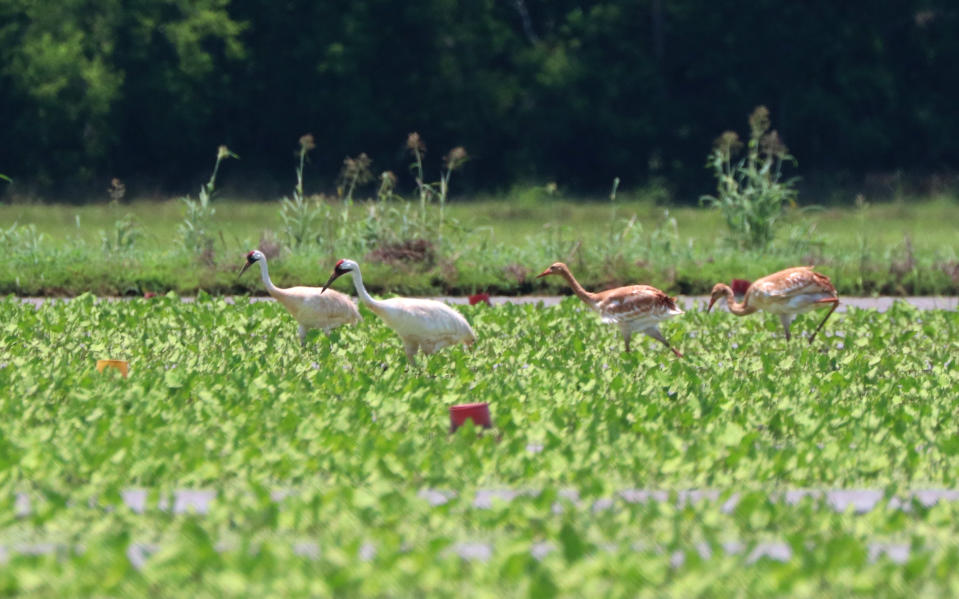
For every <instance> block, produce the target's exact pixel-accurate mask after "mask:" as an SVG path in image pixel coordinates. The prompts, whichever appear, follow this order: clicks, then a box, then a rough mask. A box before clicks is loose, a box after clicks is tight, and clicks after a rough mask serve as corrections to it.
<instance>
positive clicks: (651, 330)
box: [643, 327, 683, 358]
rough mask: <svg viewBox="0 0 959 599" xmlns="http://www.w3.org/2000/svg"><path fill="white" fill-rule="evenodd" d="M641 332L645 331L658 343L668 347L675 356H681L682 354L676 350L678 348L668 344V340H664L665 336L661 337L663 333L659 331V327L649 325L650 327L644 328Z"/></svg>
mask: <svg viewBox="0 0 959 599" xmlns="http://www.w3.org/2000/svg"><path fill="white" fill-rule="evenodd" d="M643 332H644V333H646V334H647V335H649V336H650V337H652V338H653V339H655V340H656V341H659V342H660V343H662V344H663V345H665V346H666V347H668V348H669V349H670V351H672V352H673V353H674V354H676V357H677V358H682V357H683V354H681V353H679V350H678V349H676V348H675V347H673V346H672V345H670V344H669V341H666V338H665V337H663V334H662V333H661V332H659V329H657V328H656V327H650V328H648V329H646V330H645V331H643Z"/></svg>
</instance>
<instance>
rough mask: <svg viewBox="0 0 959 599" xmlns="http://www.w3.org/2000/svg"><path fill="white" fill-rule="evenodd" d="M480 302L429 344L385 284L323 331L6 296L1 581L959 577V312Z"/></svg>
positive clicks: (489, 590) (97, 588)
mask: <svg viewBox="0 0 959 599" xmlns="http://www.w3.org/2000/svg"><path fill="white" fill-rule="evenodd" d="M461 310H462V312H463V313H464V315H465V316H466V317H467V318H468V319H469V321H470V322H471V324H472V325H473V327H474V328H475V330H476V332H477V334H478V336H479V341H478V343H477V344H476V346H475V347H474V348H473V349H472V350H471V351H467V350H464V349H463V348H461V347H456V348H449V349H446V350H443V351H442V352H440V353H438V354H436V355H434V356H431V357H429V358H428V359H425V360H422V361H421V363H420V365H419V366H418V367H408V366H407V365H406V363H405V359H404V357H403V351H402V348H401V345H400V342H399V340H398V339H397V337H396V336H395V334H393V333H392V332H391V331H390V330H389V329H387V328H386V327H385V326H384V325H383V324H382V323H381V322H380V321H379V320H378V319H377V318H376V317H375V316H374V315H373V314H371V313H370V312H369V311H367V310H365V309H364V310H363V314H364V317H365V318H364V320H363V322H362V323H361V324H360V325H359V326H356V327H352V328H340V329H337V330H335V331H333V333H332V334H331V335H330V336H329V337H326V336H324V335H322V334H312V335H311V336H310V338H309V339H308V343H307V346H306V347H305V348H301V347H300V346H299V343H298V340H297V338H296V333H295V323H294V322H293V320H292V318H290V317H289V315H288V314H287V313H286V312H285V311H283V309H282V308H281V307H280V306H279V305H277V304H276V303H274V302H257V303H252V304H251V303H246V302H244V301H240V302H239V303H238V304H237V305H232V304H229V303H226V302H225V301H223V300H221V299H216V298H211V297H209V296H205V295H201V297H200V298H199V299H198V301H196V302H195V303H182V302H181V301H180V300H179V299H178V298H176V297H174V296H172V295H171V296H169V297H165V296H159V297H157V298H153V299H151V300H144V299H135V300H131V301H119V302H110V301H98V300H96V299H95V298H93V297H92V296H90V295H85V296H82V297H79V298H77V299H74V300H72V301H69V302H57V301H54V302H48V303H46V304H44V305H42V306H41V307H40V308H39V309H37V308H35V307H34V306H32V305H29V304H24V303H21V301H20V300H18V299H16V298H7V299H4V300H2V301H0V594H2V595H5V596H6V595H15V594H22V595H26V596H38V597H65V596H116V597H133V596H147V595H149V596H153V597H173V596H189V597H207V596H209V597H224V596H245V597H249V596H253V597H267V596H318V597H325V596H329V597H350V596H380V597H422V596H440V597H442V596H446V597H464V596H468V597H552V596H563V597H586V596H590V597H601V596H602V597H662V596H674V597H695V596H700V597H728V596H747V595H748V596H776V597H785V596H788V597H830V596H832V597H840V596H842V597H848V596H868V597H883V596H904V595H909V596H913V595H918V596H927V597H944V596H954V595H956V594H957V592H959V588H957V584H959V583H957V578H956V576H955V571H956V567H957V566H959V544H957V543H956V538H957V534H959V524H957V522H959V485H957V483H956V481H957V477H959V462H957V455H959V441H957V439H959V437H957V432H959V431H957V424H956V414H957V410H959V364H957V360H956V356H957V355H959V314H957V313H955V312H945V311H927V312H920V311H917V310H916V309H914V308H911V307H909V306H908V305H905V304H897V305H895V306H894V307H893V308H892V309H891V310H889V311H888V312H886V313H882V314H880V313H877V312H875V311H865V310H855V309H852V310H850V311H849V312H846V313H842V314H835V315H833V317H832V318H831V319H830V321H829V322H828V323H827V324H826V327H825V328H824V329H823V332H822V333H821V336H820V337H819V338H817V339H816V342H815V343H814V344H813V345H809V344H807V343H805V341H804V340H803V339H794V340H793V342H792V343H788V344H787V343H786V341H785V339H784V338H783V337H782V336H781V330H780V325H779V322H778V320H777V319H775V318H774V317H772V316H768V315H763V314H756V315H753V316H750V317H745V318H737V317H735V316H733V315H731V314H729V313H727V312H725V311H718V312H717V311H714V312H712V313H710V314H705V313H703V312H701V311H698V310H692V311H689V312H687V313H686V314H684V315H682V316H680V317H678V318H676V319H673V320H671V321H669V322H667V323H665V324H664V325H663V326H662V329H663V332H664V333H665V335H666V336H667V338H669V340H670V341H671V342H673V343H674V344H675V345H676V346H678V347H679V348H680V349H681V350H682V351H683V352H684V353H685V354H686V356H687V358H686V359H683V360H680V359H676V358H674V357H673V356H672V354H670V353H669V352H668V351H667V350H665V349H664V348H662V346H661V345H659V344H658V343H657V342H655V341H652V340H649V339H645V338H644V339H643V341H642V342H639V343H636V344H635V345H636V347H637V348H638V350H639V351H635V352H633V353H631V354H624V353H622V351H621V347H622V345H621V344H622V341H621V339H620V338H619V336H618V333H617V332H616V331H615V330H613V329H611V328H609V327H607V326H604V325H602V324H600V323H599V322H598V319H597V318H596V316H595V315H594V314H592V313H590V312H589V311H587V310H586V309H585V308H584V307H583V305H582V304H581V303H579V302H578V301H577V300H575V299H572V298H570V299H567V300H565V301H564V302H563V303H562V304H561V305H560V306H558V307H555V308H542V307H539V306H536V305H523V306H520V305H507V306H498V307H495V308H491V307H488V306H484V305H479V306H473V307H465V308H461ZM817 321H818V320H817V316H816V315H806V316H803V317H800V318H799V319H798V320H797V322H796V323H795V324H794V326H793V331H794V333H797V336H798V333H806V334H808V332H809V331H810V330H811V329H812V327H814V326H815V324H816V322H817ZM104 358H116V359H123V360H127V361H129V364H130V372H129V377H128V378H123V377H121V376H120V375H119V374H118V373H116V372H113V371H110V370H107V371H105V372H103V373H97V372H96V371H95V367H94V366H95V363H96V361H97V360H98V359H104ZM474 401H485V402H488V403H489V405H490V409H491V413H492V418H493V421H494V429H492V430H488V431H480V430H478V429H476V428H474V427H473V426H472V425H471V424H469V425H467V426H466V427H465V428H461V429H460V430H459V431H457V432H456V433H454V434H450V433H449V416H448V408H449V406H451V405H453V404H459V403H467V402H474Z"/></svg>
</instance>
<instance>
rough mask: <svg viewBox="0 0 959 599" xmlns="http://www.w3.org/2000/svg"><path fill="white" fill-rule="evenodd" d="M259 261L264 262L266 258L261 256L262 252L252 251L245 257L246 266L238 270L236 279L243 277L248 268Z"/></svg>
mask: <svg viewBox="0 0 959 599" xmlns="http://www.w3.org/2000/svg"><path fill="white" fill-rule="evenodd" d="M260 260H266V256H264V255H263V252H261V251H260V250H253V251H252V252H250V253H248V254H247V255H246V264H244V265H243V268H241V269H240V274H238V275H236V276H237V278H239V277H240V276H242V275H243V273H245V272H246V269H248V268H250V267H251V266H253V264H255V263H256V262H259V261H260Z"/></svg>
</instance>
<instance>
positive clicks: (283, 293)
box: [270, 287, 363, 332]
mask: <svg viewBox="0 0 959 599" xmlns="http://www.w3.org/2000/svg"><path fill="white" fill-rule="evenodd" d="M321 291H322V290H321V289H320V288H319V287H289V288H287V289H281V288H276V289H275V290H274V291H273V292H271V293H270V295H271V296H273V298H274V299H276V301H278V302H280V303H281V304H283V307H284V308H286V309H287V310H288V311H289V313H290V314H291V315H293V318H295V319H296V321H297V322H298V323H299V324H300V326H302V327H304V328H305V329H322V330H323V331H327V332H328V331H330V330H331V329H334V328H336V327H338V326H342V325H344V324H355V323H357V322H359V321H360V320H362V318H363V317H362V316H360V312H359V310H357V309H356V304H354V303H353V300H352V299H350V297H349V296H348V295H344V294H342V293H340V292H339V291H335V290H333V289H328V290H327V291H326V293H323V294H321V293H320V292H321Z"/></svg>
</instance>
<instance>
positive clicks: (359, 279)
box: [353, 268, 382, 308]
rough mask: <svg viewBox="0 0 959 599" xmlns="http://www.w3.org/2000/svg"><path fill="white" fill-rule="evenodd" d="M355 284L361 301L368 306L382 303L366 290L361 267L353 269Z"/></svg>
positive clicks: (373, 306)
mask: <svg viewBox="0 0 959 599" xmlns="http://www.w3.org/2000/svg"><path fill="white" fill-rule="evenodd" d="M353 286H354V287H356V295H357V296H358V297H359V298H360V301H361V302H363V303H364V304H366V305H367V306H370V307H371V308H376V307H379V306H380V304H381V303H382V302H380V301H379V300H375V299H373V297H372V296H371V295H370V294H369V293H368V292H367V291H366V285H364V284H363V275H362V274H361V273H360V269H359V268H354V269H353Z"/></svg>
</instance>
